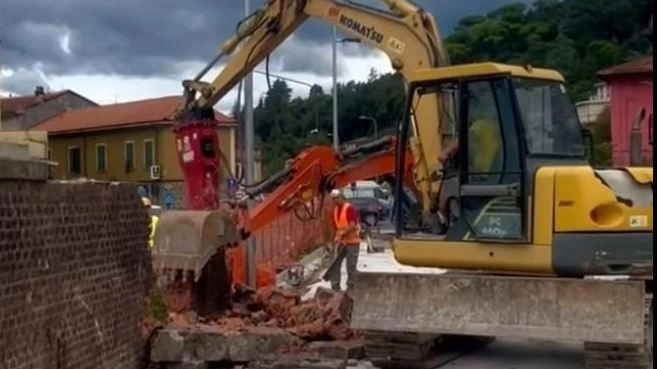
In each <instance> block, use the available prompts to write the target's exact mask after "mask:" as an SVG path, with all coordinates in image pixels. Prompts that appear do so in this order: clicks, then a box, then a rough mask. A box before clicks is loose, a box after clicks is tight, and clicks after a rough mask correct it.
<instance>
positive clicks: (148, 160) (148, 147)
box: [144, 139, 155, 170]
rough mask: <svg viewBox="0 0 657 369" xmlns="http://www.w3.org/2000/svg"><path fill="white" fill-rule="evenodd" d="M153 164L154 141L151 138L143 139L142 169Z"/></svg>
mask: <svg viewBox="0 0 657 369" xmlns="http://www.w3.org/2000/svg"><path fill="white" fill-rule="evenodd" d="M153 165H155V142H154V141H153V140H152V139H148V140H144V169H146V170H150V168H151V166H153Z"/></svg>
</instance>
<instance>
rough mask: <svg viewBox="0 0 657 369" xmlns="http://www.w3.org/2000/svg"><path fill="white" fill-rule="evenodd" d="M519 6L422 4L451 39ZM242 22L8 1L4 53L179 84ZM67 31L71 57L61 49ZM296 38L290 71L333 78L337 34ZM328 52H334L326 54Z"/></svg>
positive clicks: (3, 14) (156, 8)
mask: <svg viewBox="0 0 657 369" xmlns="http://www.w3.org/2000/svg"><path fill="white" fill-rule="evenodd" d="M263 1H264V0H260V1H251V3H252V7H254V8H255V7H259V6H261V5H262V3H263ZM360 1H361V2H363V3H366V4H367V5H375V4H378V3H380V2H377V1H375V0H360ZM512 1H513V0H465V1H458V0H422V1H417V3H418V4H420V5H421V6H424V7H425V9H426V10H427V11H430V12H431V13H432V14H434V16H435V18H436V19H437V22H438V25H439V28H440V30H441V33H442V34H443V35H445V34H446V33H448V32H449V31H450V30H451V29H452V28H453V27H454V25H455V24H456V23H457V22H458V20H459V19H461V18H462V17H463V16H466V15H471V14H481V13H483V12H486V11H488V10H492V9H494V8H496V7H497V6H499V5H502V4H504V3H509V2H512ZM522 1H524V2H528V1H529V0H522ZM242 17H243V2H242V1H235V0H220V1H217V0H137V1H135V0H56V1H53V0H4V1H2V5H1V8H0V24H2V29H0V31H1V34H2V35H3V40H2V41H3V42H2V44H0V48H1V49H2V52H3V63H4V64H5V65H6V66H8V67H9V68H12V69H19V68H24V69H32V68H34V66H35V65H36V64H37V63H38V64H39V65H40V68H41V70H43V72H44V73H46V74H56V75H67V74H89V73H101V74H121V75H131V76H158V77H167V76H176V77H178V76H179V73H180V68H179V65H180V63H183V62H186V61H193V60H196V61H202V62H206V61H208V60H210V59H211V58H212V57H213V55H214V53H215V52H216V50H217V48H218V46H219V45H220V44H221V43H222V42H223V41H224V40H226V39H227V38H228V37H230V36H231V35H233V34H234V31H235V26H236V25H237V22H238V21H239V20H240V19H242ZM67 31H70V49H71V54H67V53H65V52H64V51H63V50H62V49H61V48H60V46H59V39H60V37H62V36H63V35H64V34H65V33H66V32H67ZM295 35H296V36H297V38H298V40H299V42H298V43H291V45H292V46H294V47H289V48H286V49H284V50H280V52H279V51H278V50H277V52H276V54H277V55H278V57H280V58H282V60H283V63H282V65H283V69H284V71H296V72H311V73H315V74H318V75H328V74H330V72H331V69H330V39H331V28H330V27H329V26H328V25H326V24H323V23H321V22H319V21H316V20H311V21H309V22H308V23H307V24H304V25H303V26H302V27H301V28H300V29H299V30H298V31H297V32H296V33H295ZM320 45H321V47H322V48H324V49H325V50H326V53H324V52H323V51H318V50H319V49H320V47H319V46H320ZM308 50H313V51H311V52H308ZM340 53H341V54H342V55H351V56H359V55H366V54H368V53H371V49H369V48H368V47H366V46H356V47H351V46H349V47H344V45H343V46H341V47H340ZM325 54H326V55H325ZM30 88H31V87H30Z"/></svg>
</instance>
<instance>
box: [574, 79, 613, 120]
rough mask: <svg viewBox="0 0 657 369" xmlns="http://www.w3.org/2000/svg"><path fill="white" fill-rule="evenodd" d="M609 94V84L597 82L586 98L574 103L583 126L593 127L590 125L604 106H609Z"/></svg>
mask: <svg viewBox="0 0 657 369" xmlns="http://www.w3.org/2000/svg"><path fill="white" fill-rule="evenodd" d="M610 95H611V89H610V87H609V85H608V84H607V83H605V82H599V83H597V84H595V86H594V90H593V93H591V95H590V96H589V98H588V100H585V101H580V102H578V103H576V104H575V107H576V108H577V115H578V116H579V121H580V122H581V123H582V125H583V126H584V127H586V128H594V127H591V125H592V124H593V123H595V121H596V120H597V119H598V117H599V116H600V114H602V112H603V111H604V110H605V108H607V107H609V98H610Z"/></svg>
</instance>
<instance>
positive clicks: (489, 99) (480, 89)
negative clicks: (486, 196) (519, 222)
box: [467, 81, 504, 180]
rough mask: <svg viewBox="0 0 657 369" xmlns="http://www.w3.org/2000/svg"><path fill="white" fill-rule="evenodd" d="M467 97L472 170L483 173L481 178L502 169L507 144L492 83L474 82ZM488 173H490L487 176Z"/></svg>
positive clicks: (470, 164) (473, 172)
mask: <svg viewBox="0 0 657 369" xmlns="http://www.w3.org/2000/svg"><path fill="white" fill-rule="evenodd" d="M467 96H468V100H469V101H468V112H467V114H468V118H467V119H468V120H467V122H468V151H469V152H468V172H469V173H471V174H479V176H477V177H482V176H481V175H482V174H483V175H484V176H486V177H492V176H493V175H492V173H499V172H501V171H502V168H503V160H504V147H503V141H502V135H501V132H500V120H499V117H498V112H497V104H496V101H495V95H494V93H493V88H492V86H491V83H490V82H489V81H481V82H472V83H470V84H469V85H468V94H467ZM487 173H489V174H488V175H486V174H487ZM495 177H497V176H495ZM487 179H491V180H492V178H487Z"/></svg>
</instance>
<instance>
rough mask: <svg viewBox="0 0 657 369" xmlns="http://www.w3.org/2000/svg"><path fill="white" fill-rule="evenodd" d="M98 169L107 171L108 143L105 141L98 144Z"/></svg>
mask: <svg viewBox="0 0 657 369" xmlns="http://www.w3.org/2000/svg"><path fill="white" fill-rule="evenodd" d="M96 171H97V172H106V171H107V145H105V144H104V143H100V144H97V145H96Z"/></svg>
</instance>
